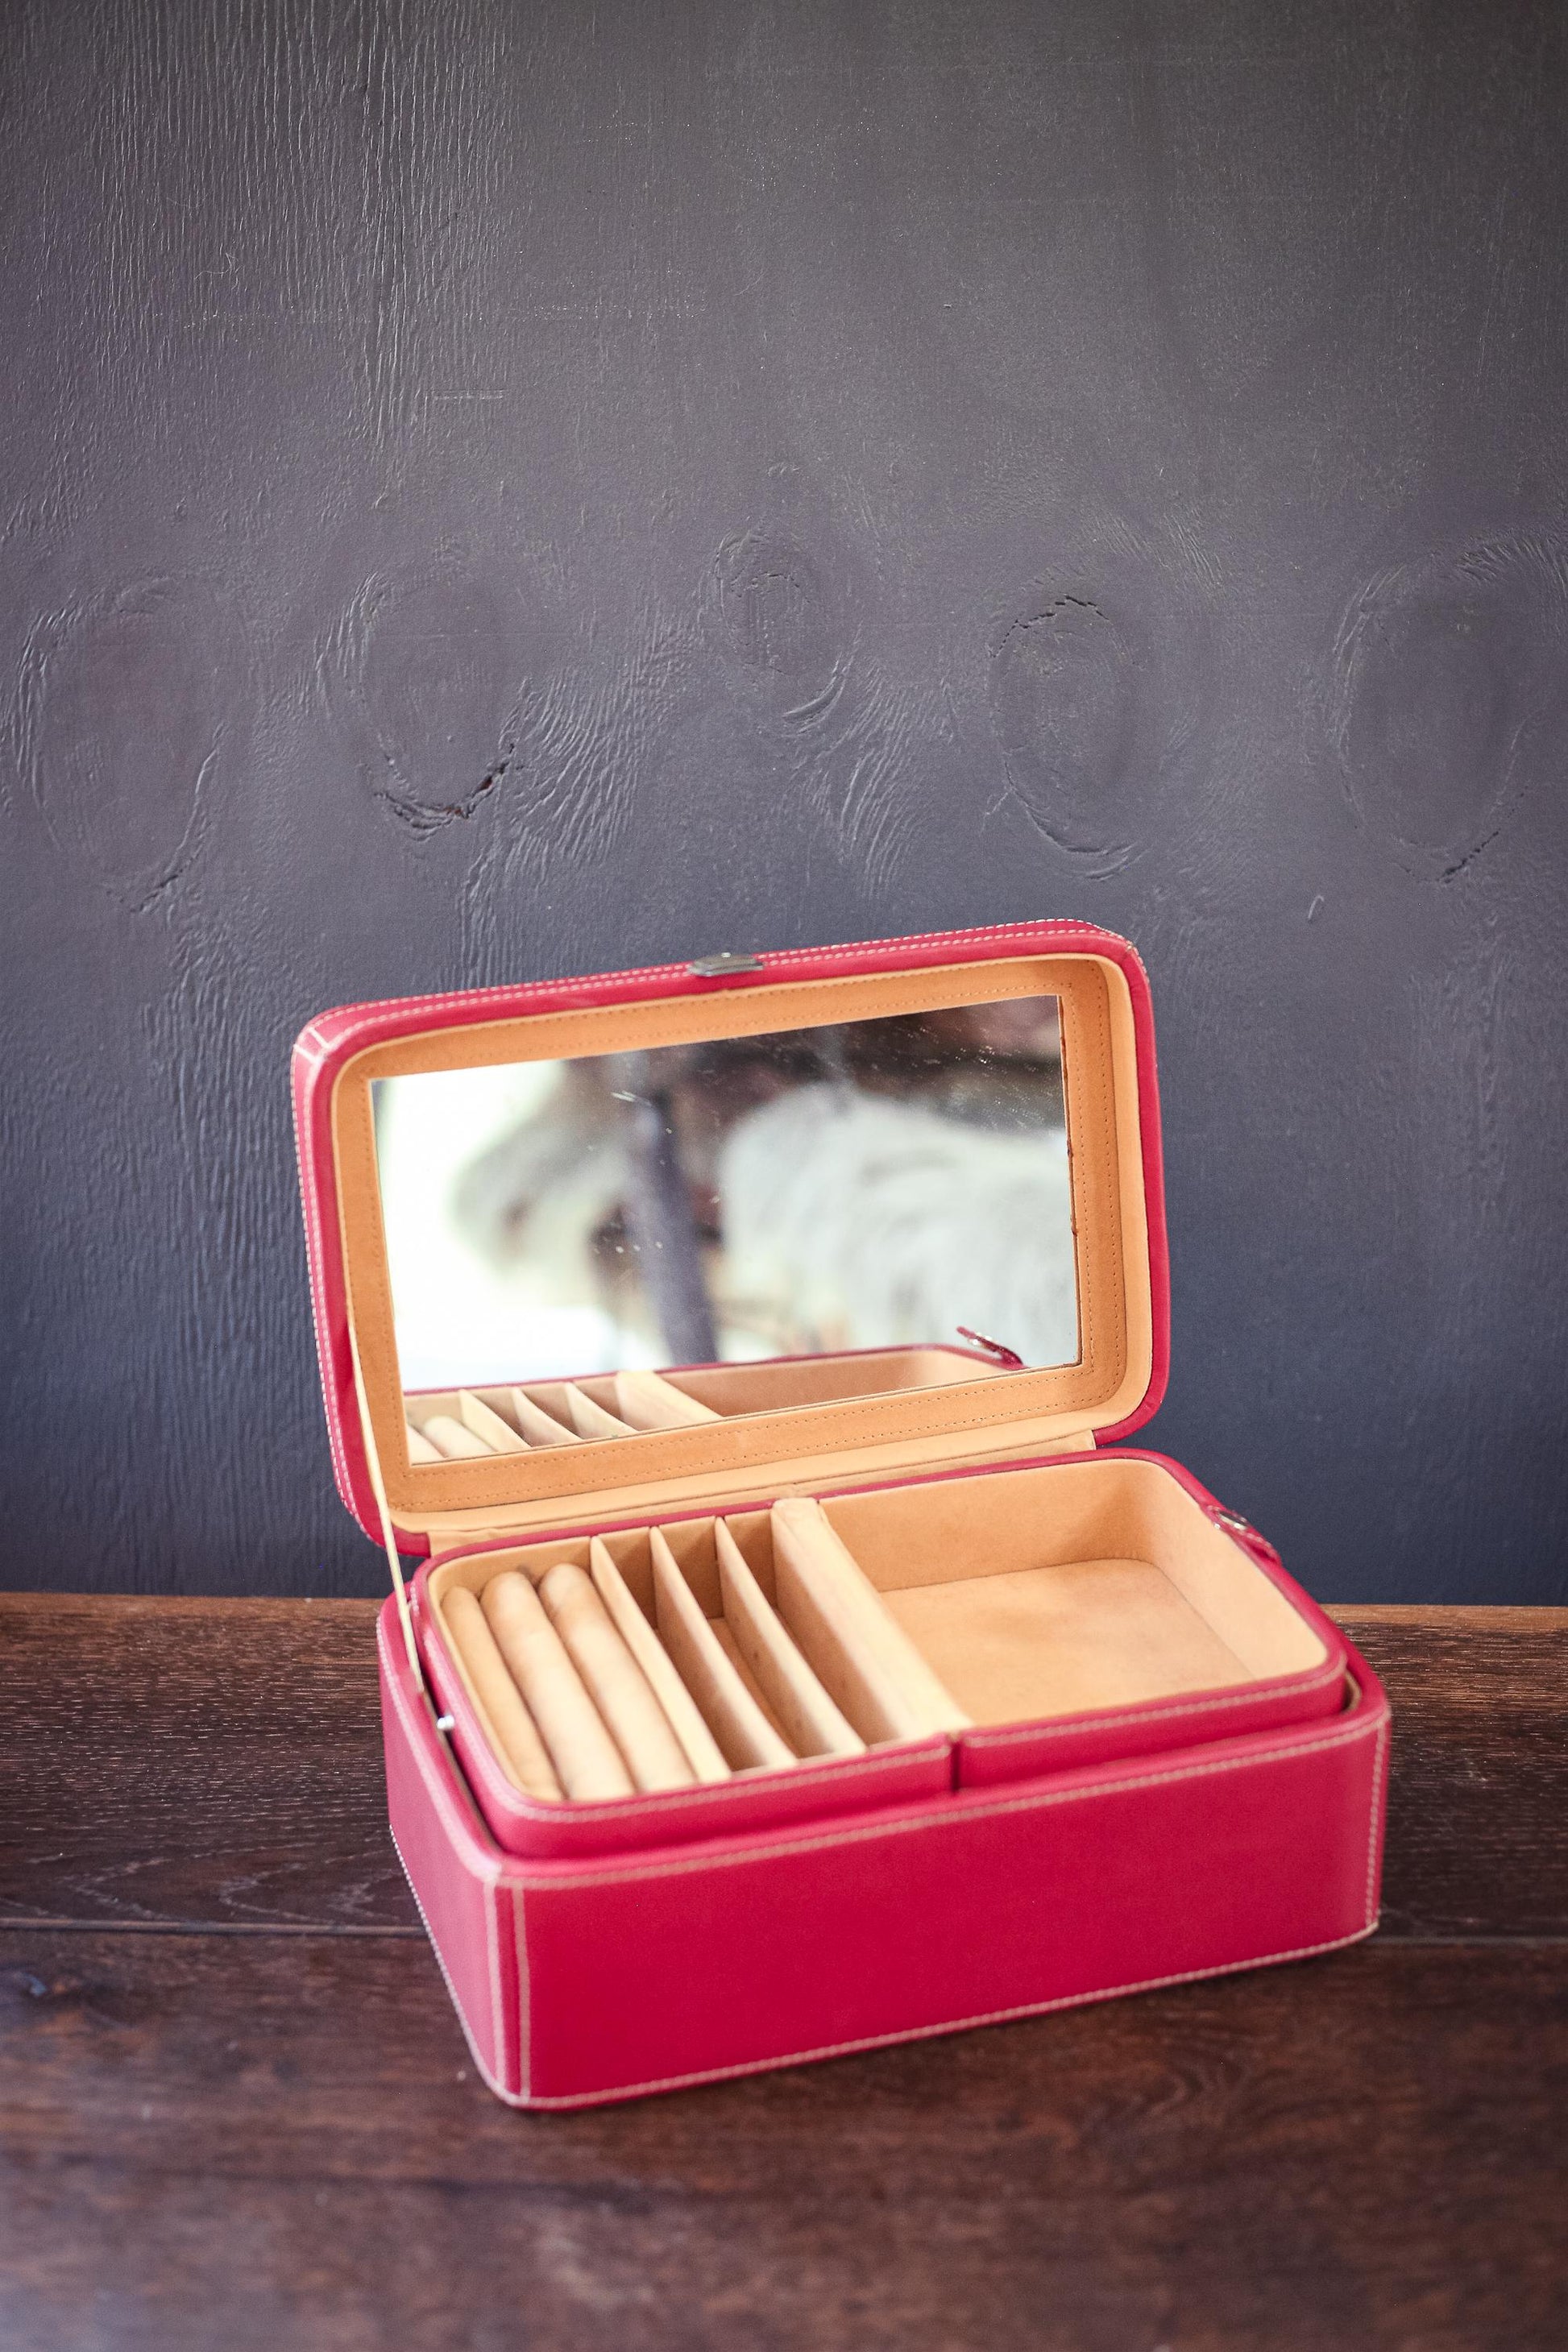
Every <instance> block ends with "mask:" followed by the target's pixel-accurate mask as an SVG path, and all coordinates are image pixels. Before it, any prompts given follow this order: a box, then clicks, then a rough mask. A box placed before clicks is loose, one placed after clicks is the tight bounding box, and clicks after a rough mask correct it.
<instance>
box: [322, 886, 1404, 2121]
mask: <svg viewBox="0 0 1568 2352" xmlns="http://www.w3.org/2000/svg"><path fill="white" fill-rule="evenodd" d="M294 1100H295V1113H296V1119H297V1124H298V1131H299V1141H300V1176H301V1184H302V1189H303V1195H304V1206H305V1221H306V1230H307V1235H308V1241H309V1253H310V1278H311V1286H312V1293H313V1298H314V1305H315V1315H316V1326H317V1332H318V1339H319V1346H320V1352H321V1376H322V1384H323V1389H324V1391H325V1398H326V1408H327V1420H328V1426H329V1430H330V1432H331V1447H332V1459H333V1465H334V1468H335V1472H336V1475H337V1481H338V1486H339V1489H340V1491H341V1493H342V1496H343V1499H344V1501H345V1503H346V1504H347V1506H348V1507H349V1509H350V1510H351V1511H352V1512H353V1514H354V1516H355V1517H356V1518H358V1520H359V1521H360V1523H361V1525H362V1526H363V1528H365V1530H366V1532H367V1533H369V1534H370V1535H372V1536H373V1537H374V1538H376V1539H377V1540H379V1541H381V1542H382V1543H383V1544H384V1546H385V1547H386V1549H387V1551H388V1556H389V1560H390V1563H391V1567H392V1571H393V1578H394V1583H395V1594H394V1597H393V1598H392V1599H389V1601H388V1602H387V1604H386V1606H385V1608H384V1610H383V1612H382V1617H381V1623H380V1655H381V1673H382V1687H383V1701H384V1728H385V1739H386V1757H387V1784H388V1795H389V1802H390V1810H391V1820H392V1829H393V1833H394V1836H395V1840H396V1843H397V1848H398V1852H399V1854H400V1855H401V1858H402V1861H403V1864H404V1867H405V1871H406V1873H407V1874H408V1878H409V1881H410V1884H411V1885H412V1887H413V1890H414V1893H415V1895H416V1900H417V1902H418V1904H419V1906H420V1910H421V1913H422V1916H423V1917H424V1919H425V1922H426V1927H427V1928H428V1930H429V1933H430V1937H431V1939H432V1942H433V1943H434V1945H435V1947H436V1950H437V1956H438V1958H439V1959H440V1962H441V1966H442V1968H443V1970H444V1972H445V1974H446V1978H447V1985H448V1988H449V1990H450V1991H451V1995H452V1999H453V2001H454V2003H455V2005H456V2007H457V2010H458V2015H459V2017H460V2019H461V2021H462V2024H463V2029H464V2032H466V2034H467V2036H468V2042H469V2044H470V2046H471V2048H472V2050H473V2053H474V2058H475V2061H476V2063H477V2064H478V2066H479V2069H480V2071H481V2073H482V2074H483V2075H484V2078H485V2080H486V2081H487V2082H488V2083H489V2084H490V2086H491V2088H492V2089H493V2090H495V2091H496V2092H497V2093H498V2095H500V2097H502V2098H504V2099H507V2100H510V2101H511V2102H513V2103H514V2104H517V2105H526V2106H537V2107H555V2106H573V2105H582V2104H584V2103H589V2102H593V2101H599V2100H607V2099H617V2098H625V2097H628V2096H632V2095H637V2094H640V2093H643V2092H647V2091H653V2090H661V2089H669V2088H673V2087H675V2086H677V2085H680V2084H691V2083H698V2082H702V2081H707V2080H711V2079H716V2078H719V2077H721V2076H724V2075H728V2074H743V2073H747V2072H751V2071H753V2070H756V2069H759V2068H764V2067H769V2066H775V2065H781V2064H785V2063H796V2062H800V2061H804V2060H805V2059H809V2058H819V2057H826V2056H830V2055H833V2054H835V2053H841V2052H845V2051H851V2050H861V2049H867V2048H870V2047H873V2046H875V2045H877V2044H879V2043H881V2042H893V2041H898V2040H901V2039H905V2038H908V2037H910V2036H915V2035H920V2034H926V2033H935V2032H944V2031H948V2030H952V2029H953V2028H956V2027H959V2026H963V2025H973V2024H982V2023H986V2022H992V2021H996V2020H999V2019H1005V2018H1013V2017H1019V2016H1023V2015H1026V2014H1029V2013H1031V2012H1034V2011H1043V2010H1048V2009H1052V2008H1057V2007H1061V2006H1066V2005H1068V2004H1070V2003H1074V2002H1078V2001H1084V2000H1102V1999H1106V1998H1109V1997H1110V1996H1111V1995H1113V1994H1116V1993H1122V1992H1131V1991H1137V1990H1143V1989H1146V1988H1148V1987H1151V1986H1155V1985H1168V1984H1172V1983H1177V1982H1181V1981H1183V1980H1184V1979H1188V1978H1193V1977H1199V1976H1205V1975H1209V1974H1213V1973H1216V1972H1219V1971H1222V1970H1226V1969H1238V1968H1244V1967H1249V1966H1255V1965H1259V1964H1262V1963H1264V1962H1268V1961H1276V1960H1285V1959H1291V1958H1300V1957H1302V1956H1304V1955H1306V1954H1309V1953H1316V1952H1322V1951H1326V1950H1329V1949H1331V1948H1333V1947H1335V1946H1337V1945H1341V1944H1348V1943H1352V1942H1353V1941H1355V1940H1356V1939H1357V1938H1359V1937H1363V1936H1365V1935H1367V1934H1369V1933H1370V1932H1371V1931H1372V1929H1373V1927H1374V1926H1375V1924H1376V1917H1377V1903H1378V1887H1379V1876H1380V1867H1381V1850H1382V1834H1383V1819H1384V1782H1385V1770H1384V1766H1385V1759H1386V1753H1387V1744H1388V1726H1389V1717H1388V1708H1387V1705H1386V1702H1385V1700H1384V1695H1383V1692H1382V1690H1381V1688H1380V1687H1379V1685H1378V1683H1377V1681H1376V1678H1375V1677H1374V1676H1373V1675H1372V1673H1371V1672H1370V1670H1369V1669H1368V1668H1367V1666H1366V1665H1365V1664H1364V1663H1363V1660H1362V1659H1361V1658H1360V1657H1359V1656H1358V1655H1357V1654H1356V1653H1355V1651H1354V1650H1353V1649H1352V1647H1351V1645H1350V1644H1349V1643H1347V1642H1346V1641H1345V1640H1344V1638H1343V1637H1342V1634H1341V1633H1339V1631H1338V1630H1337V1628H1336V1627H1335V1626H1333V1625H1332V1624H1331V1622H1329V1620H1328V1619H1326V1618H1325V1617H1324V1616H1323V1615H1322V1614H1321V1612H1320V1611H1318V1610H1317V1609H1316V1608H1315V1607H1314V1606H1313V1604H1312V1602H1311V1601H1310V1600H1309V1599H1308V1598H1307V1596H1306V1595H1305V1594H1304V1593H1303V1592H1302V1591H1300V1588H1299V1587H1298V1586H1296V1585H1295V1584H1294V1583H1293V1582H1292V1581H1291V1580H1290V1579H1289V1576H1288V1575H1287V1574H1286V1573H1285V1571H1284V1570H1283V1568H1282V1567H1281V1565H1280V1563H1279V1559H1278V1558H1277V1556H1276V1555H1275V1553H1274V1552H1273V1551H1272V1549H1270V1548H1269V1546H1268V1544H1267V1543H1266V1542H1265V1541H1264V1539H1263V1538H1261V1537H1260V1536H1259V1535H1258V1533H1257V1532H1256V1530H1254V1529H1253V1528H1250V1527H1248V1526H1247V1524H1246V1523H1245V1522H1244V1521H1243V1520H1241V1519H1239V1518H1238V1517H1236V1515H1234V1514H1233V1513H1231V1512H1228V1511H1226V1510H1225V1509H1224V1508H1223V1507H1221V1506H1220V1505H1219V1504H1218V1503H1217V1502H1216V1501H1215V1498H1214V1497H1213V1496H1211V1495H1209V1494H1208V1493H1207V1492H1206V1491H1205V1489H1204V1488H1203V1487H1202V1486H1200V1485H1199V1484H1198V1483H1197V1482H1196V1480H1194V1478H1193V1477H1192V1476H1191V1475H1189V1474H1188V1473H1187V1472H1186V1471H1185V1470H1184V1469H1182V1468H1181V1467H1180V1466H1179V1465H1176V1464H1175V1463H1173V1462H1171V1461H1169V1460H1167V1459H1165V1458H1164V1457H1163V1456H1162V1455H1160V1454H1153V1453H1150V1452H1147V1451H1145V1450H1143V1449H1142V1448H1139V1447H1136V1446H1131V1445H1129V1444H1128V1443H1127V1441H1128V1440H1129V1439H1130V1438H1131V1437H1132V1436H1133V1434H1134V1433H1136V1432H1137V1431H1138V1430H1139V1429H1141V1428H1142V1424H1143V1423H1145V1422H1146V1421H1147V1420H1148V1419H1149V1418H1150V1417H1151V1415H1152V1413H1153V1412H1154V1411H1155V1409H1156V1407H1157V1405H1158V1403H1159V1402H1160V1398H1161V1395H1162V1393H1163V1386H1164V1381H1165V1370H1166V1361H1167V1353H1168V1304H1167V1268H1166V1255H1165V1240H1164V1223H1163V1191H1162V1180H1161V1162H1160V1139H1159V1108H1158V1097H1157V1093H1156V1086H1155V1064H1154V1043H1153V1029H1152V1014H1151V1008H1150V1001H1149V989H1148V982H1147V980H1146V977H1145V975H1144V972H1143V970H1142V965H1141V964H1140V962H1139V961H1138V959H1137V957H1136V955H1135V954H1134V952H1133V950H1131V947H1129V946H1128V944H1127V943H1126V942H1125V941H1124V940H1119V939H1117V938H1115V937H1113V936H1112V935H1110V933H1108V932H1104V931H1101V930H1098V929H1094V928H1092V927H1090V926H1089V925H1085V924H1078V923H1063V922H1047V923H1031V924H1015V925H1011V926H1006V927H1003V928H997V929H987V930H978V931H965V932H953V933H946V934H931V935H927V936H924V937H920V938H915V939H909V940H887V941H880V942H875V943H871V944H867V945H861V946H854V947H834V948H826V949H820V950H808V951H803V952H796V953H787V954H769V955H762V956H756V957H752V956H733V957H721V958H712V959H708V960H704V961H699V962H695V963H692V964H688V965H671V966H665V967H661V968H659V969H657V970H650V971H634V972H622V973H613V974H608V975H603V976H600V977H596V978H590V979H582V980H564V981H555V982H548V983H543V984H538V985H531V986H526V987H518V988H502V989H489V990H482V991H478V992H468V993H462V994H455V995H447V996H436V997H423V998H414V999H408V1000H405V1001H402V1002H397V1003H382V1004H368V1005H357V1006H350V1007H346V1008H343V1009H341V1010H339V1011H336V1012H332V1013H325V1014H323V1015H321V1018H320V1019H318V1020H316V1021H315V1022H313V1023H312V1024H310V1027H309V1028H308V1029H306V1031H305V1032H304V1034H302V1036H301V1037H300V1040H299V1043H298V1045H297V1046H296V1048H295V1055H294ZM400 1555H416V1556H423V1561H424V1564H423V1565H421V1566H420V1568H419V1569H418V1571H417V1574H416V1576H415V1577H414V1579H413V1581H412V1584H411V1585H408V1584H405V1579H404V1573H403V1569H402V1563H401V1559H400V1557H399V1556H400Z"/></svg>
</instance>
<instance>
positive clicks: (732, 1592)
mask: <svg viewBox="0 0 1568 2352" xmlns="http://www.w3.org/2000/svg"><path fill="white" fill-rule="evenodd" d="M713 1539H714V1542H715V1544H716V1546H717V1548H718V1552H719V1584H720V1589H721V1591H722V1593H723V1595H724V1622H725V1623H726V1624H727V1625H728V1626H729V1628H730V1631H731V1633H732V1634H733V1635H734V1639H735V1647H736V1648H737V1649H738V1650H739V1651H740V1653H741V1655H742V1658H744V1660H745V1662H746V1664H747V1665H748V1666H749V1667H750V1669H751V1674H752V1681H753V1682H754V1683H755V1684H756V1685H757V1687H758V1689H759V1690H760V1691H761V1692H762V1694H763V1697H764V1698H765V1699H766V1700H767V1703H768V1705H769V1706H771V1707H772V1709H773V1713H774V1715H776V1716H777V1717H778V1720H779V1727H780V1729H781V1730H782V1731H783V1733H784V1737H785V1738H786V1739H788V1740H789V1741H790V1743H791V1745H792V1746H793V1747H794V1748H795V1753H796V1755H797V1756H858V1755H859V1754H860V1753H861V1751H862V1750H863V1749H864V1748H865V1745H866V1743H865V1741H864V1740H863V1739H862V1738H861V1737H860V1735H859V1733H858V1731H857V1730H856V1728H855V1727H854V1725H853V1724H852V1723H850V1722H848V1721H847V1719H846V1718H845V1717H844V1716H843V1715H842V1714H841V1713H840V1712H839V1710H838V1708H837V1707H836V1706H834V1704H833V1701H832V1700H831V1699H830V1698H829V1697H828V1696H827V1693H826V1691H825V1690H824V1689H823V1687H822V1685H821V1684H820V1683H819V1682H818V1681H817V1679H816V1675H814V1674H813V1673H812V1671H811V1668H810V1667H809V1666H808V1665H807V1664H806V1663H805V1659H804V1658H803V1657H802V1656H801V1654H800V1652H799V1651H798V1650H797V1649H796V1648H795V1643H793V1642H792V1641H791V1639H790V1637H789V1635H788V1633H785V1631H784V1626H783V1625H782V1624H781V1622H779V1618H778V1616H777V1613H776V1612H774V1610H773V1608H771V1607H770V1605H769V1602H768V1599H767V1595H766V1594H765V1593H764V1592H763V1588H762V1586H761V1585H760V1584H759V1583H758V1582H757V1580H756V1578H755V1577H754V1576H753V1575H752V1571H751V1568H750V1566H749V1565H748V1563H747V1560H746V1557H745V1555H744V1553H743V1552H742V1549H741V1547H740V1545H739V1544H738V1543H737V1542H736V1541H735V1538H734V1537H733V1536H732V1535H731V1532H730V1530H729V1528H727V1527H726V1525H725V1524H724V1521H723V1520H722V1519H716V1520H715V1521H714V1523H713Z"/></svg>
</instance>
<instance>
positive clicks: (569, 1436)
mask: <svg viewBox="0 0 1568 2352" xmlns="http://www.w3.org/2000/svg"><path fill="white" fill-rule="evenodd" d="M511 1409H512V1411H513V1412H515V1413H516V1415H517V1425H518V1427H519V1429H521V1432H522V1433H523V1436H524V1437H525V1438H526V1439H527V1440H528V1443H529V1444H530V1445H576V1444H580V1443H581V1440H580V1439H579V1437H578V1435H577V1433H576V1431H575V1430H574V1429H567V1428H565V1427H563V1424H562V1423H560V1422H558V1421H557V1420H556V1418H555V1416H554V1414H553V1413H552V1412H545V1410H544V1407H543V1406H542V1404H535V1403H534V1402H533V1399H532V1398H531V1396H525V1395H524V1394H523V1391H521V1389H513V1391H512V1392H511Z"/></svg>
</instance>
